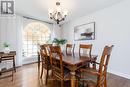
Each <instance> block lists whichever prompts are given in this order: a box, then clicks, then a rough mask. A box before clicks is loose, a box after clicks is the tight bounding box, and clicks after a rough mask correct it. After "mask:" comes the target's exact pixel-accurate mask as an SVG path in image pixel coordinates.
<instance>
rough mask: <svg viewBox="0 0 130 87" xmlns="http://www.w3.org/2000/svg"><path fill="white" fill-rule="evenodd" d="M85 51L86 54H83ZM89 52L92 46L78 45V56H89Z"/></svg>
mask: <svg viewBox="0 0 130 87" xmlns="http://www.w3.org/2000/svg"><path fill="white" fill-rule="evenodd" d="M81 50H82V52H81ZM85 50H86V52H85ZM91 50H92V44H80V45H79V56H83V55H90V56H91ZM82 54H83V55H82Z"/></svg>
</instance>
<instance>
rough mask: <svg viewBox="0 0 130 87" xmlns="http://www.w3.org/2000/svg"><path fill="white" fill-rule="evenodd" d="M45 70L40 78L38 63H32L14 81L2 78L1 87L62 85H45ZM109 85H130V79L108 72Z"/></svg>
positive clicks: (53, 86) (52, 86)
mask: <svg viewBox="0 0 130 87" xmlns="http://www.w3.org/2000/svg"><path fill="white" fill-rule="evenodd" d="M45 74H46V72H44V75H43V78H42V80H41V79H39V75H38V70H37V64H30V65H26V66H23V67H20V68H18V69H17V72H16V73H15V75H14V81H11V80H12V78H11V77H9V78H5V79H1V80H0V87H60V82H59V81H53V80H51V79H50V80H49V82H48V85H47V86H46V85H45ZM107 79H108V80H107V81H108V87H130V80H128V79H126V78H123V77H120V76H116V75H113V74H110V73H109V74H108V78H107ZM69 85H70V83H69V82H66V83H65V87H69Z"/></svg>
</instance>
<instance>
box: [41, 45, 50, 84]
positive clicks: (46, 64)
mask: <svg viewBox="0 0 130 87" xmlns="http://www.w3.org/2000/svg"><path fill="white" fill-rule="evenodd" d="M40 48H41V49H40V56H41V61H42V67H41V76H40V78H42V75H43V69H46V70H47V75H46V84H47V81H48V73H49V70H51V63H50V57H49V56H48V54H47V48H46V45H41V46H40Z"/></svg>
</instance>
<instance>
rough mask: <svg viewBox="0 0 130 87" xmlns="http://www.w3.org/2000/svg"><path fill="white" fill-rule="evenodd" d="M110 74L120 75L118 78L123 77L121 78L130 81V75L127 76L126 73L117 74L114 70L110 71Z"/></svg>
mask: <svg viewBox="0 0 130 87" xmlns="http://www.w3.org/2000/svg"><path fill="white" fill-rule="evenodd" d="M108 72H109V73H112V74H115V75H118V76H121V77H124V78H127V79H130V75H128V74H125V73H121V72H117V71H114V70H109V71H108Z"/></svg>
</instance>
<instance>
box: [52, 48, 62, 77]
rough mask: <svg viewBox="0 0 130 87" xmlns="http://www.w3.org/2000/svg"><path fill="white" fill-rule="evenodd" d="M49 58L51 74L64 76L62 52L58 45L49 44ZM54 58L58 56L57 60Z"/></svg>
mask: <svg viewBox="0 0 130 87" xmlns="http://www.w3.org/2000/svg"><path fill="white" fill-rule="evenodd" d="M50 58H51V61H52V62H51V64H52V74H53V76H55V77H56V78H58V79H60V78H64V73H63V72H64V71H63V62H62V52H61V48H60V46H50ZM56 58H59V59H60V61H59V60H57V59H56Z"/></svg>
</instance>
